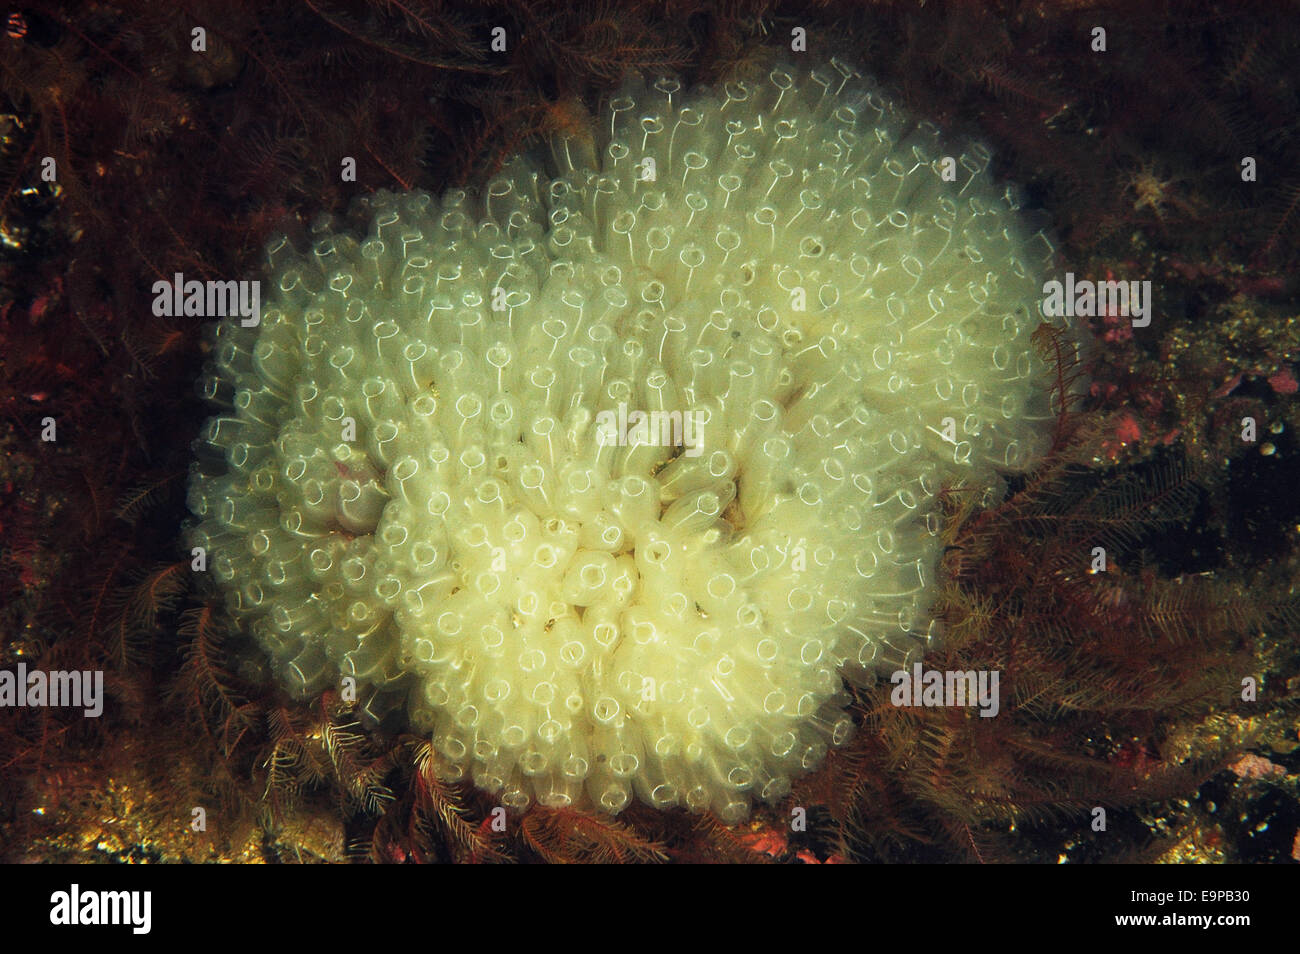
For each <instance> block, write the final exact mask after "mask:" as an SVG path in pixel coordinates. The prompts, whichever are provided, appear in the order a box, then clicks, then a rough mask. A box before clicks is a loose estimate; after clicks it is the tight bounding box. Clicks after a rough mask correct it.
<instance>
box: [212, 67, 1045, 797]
mask: <svg viewBox="0 0 1300 954" xmlns="http://www.w3.org/2000/svg"><path fill="white" fill-rule="evenodd" d="M550 151H551V155H550V156H549V157H547V158H546V159H544V160H543V159H540V158H536V157H533V156H530V155H524V156H520V157H517V158H515V159H513V160H512V161H511V162H510V163H508V164H507V165H506V167H505V168H504V169H503V170H502V171H501V172H500V173H499V174H498V175H497V176H496V177H494V178H493V179H492V180H491V181H489V182H488V183H487V184H486V185H485V186H484V187H483V188H482V189H481V190H480V191H476V192H473V193H469V192H465V191H460V190H453V191H449V192H447V193H446V194H444V195H443V196H441V197H437V196H432V195H429V194H427V193H424V192H412V193H405V194H394V193H389V192H379V193H377V194H374V195H372V196H369V197H368V198H366V199H363V200H360V201H361V202H362V207H361V209H360V214H361V215H363V216H364V217H365V218H366V219H367V220H368V221H369V222H370V225H369V235H368V236H367V237H365V238H364V239H362V240H360V241H358V240H357V239H356V238H354V237H352V236H351V235H350V234H348V233H347V232H346V230H343V229H339V228H337V227H336V226H335V225H334V224H332V223H331V222H330V221H327V220H322V221H321V222H320V223H318V224H317V226H316V227H315V229H314V230H313V231H314V234H313V243H314V244H312V246H311V249H310V251H309V252H307V253H301V254H300V253H299V252H298V251H297V250H295V249H294V248H293V246H292V245H291V244H290V243H289V242H288V241H287V240H285V239H279V240H277V241H275V242H273V243H272V245H271V246H270V248H269V257H270V266H269V272H268V274H269V277H270V279H271V281H270V286H271V289H272V291H271V295H270V296H269V297H270V298H271V301H270V303H269V305H268V307H266V309H265V310H264V312H263V314H262V320H261V323H260V325H259V326H257V327H255V328H244V327H241V326H240V324H239V322H238V321H236V320H226V321H223V322H221V323H220V324H219V325H217V326H216V327H215V334H214V338H213V351H212V360H211V365H210V368H209V369H208V372H207V374H206V375H205V378H204V380H203V389H204V393H205V394H206V396H207V397H208V398H209V399H210V400H211V401H213V402H214V403H215V405H216V406H217V408H218V412H217V414H216V416H214V417H213V418H212V419H211V420H210V421H209V422H208V425H207V427H206V430H205V432H204V435H203V436H202V437H201V438H200V440H199V442H198V452H197V461H196V464H195V467H194V470H193V473H192V476H191V480H190V494H189V503H190V507H191V509H192V511H193V513H194V514H195V515H196V517H197V518H198V519H197V522H196V524H195V525H194V527H193V528H192V529H191V531H190V541H191V544H192V545H193V546H202V547H204V548H205V550H206V552H207V553H208V554H209V555H210V570H211V576H212V578H213V580H214V581H215V583H216V584H217V587H218V589H219V590H220V592H221V593H222V594H223V595H224V601H225V606H226V607H227V609H228V610H229V612H230V614H231V615H232V616H233V617H234V619H235V620H236V621H237V622H238V623H239V624H241V625H242V626H243V627H244V628H245V629H246V630H247V631H248V632H249V633H251V635H252V636H253V637H254V638H255V639H256V641H257V643H258V644H260V646H261V647H262V649H264V650H265V652H266V653H267V654H268V655H269V657H270V659H271V660H272V663H273V666H274V669H275V671H276V673H277V675H278V676H279V677H280V678H281V679H282V680H283V682H284V684H285V685H287V686H288V687H289V689H290V690H291V691H292V692H293V693H294V694H295V695H297V696H299V697H305V696H310V695H312V694H314V693H317V692H319V691H321V690H322V689H324V688H326V687H328V686H331V685H334V686H337V685H338V684H339V681H340V678H341V677H342V676H352V677H354V678H355V680H356V681H357V683H358V684H359V685H360V686H361V687H362V690H363V691H362V694H361V699H360V702H361V704H362V706H363V708H364V710H365V711H366V712H367V713H368V714H369V715H371V716H374V717H375V718H380V717H383V716H384V715H386V714H389V713H393V712H394V711H395V710H401V711H402V712H403V713H404V720H405V723H406V724H408V725H409V726H411V727H412V728H414V729H415V730H417V731H420V732H424V733H427V734H428V735H429V736H430V737H431V739H432V741H433V744H434V748H435V750H436V753H437V759H436V762H437V765H436V770H437V771H438V772H439V773H440V774H441V775H442V776H443V777H444V778H445V779H448V780H461V779H472V780H473V781H474V783H475V784H477V785H479V786H480V787H482V788H484V789H486V790H487V791H489V792H492V793H495V794H497V795H498V797H499V798H500V799H501V800H502V802H503V803H504V804H506V805H508V806H511V807H514V808H523V807H525V806H527V805H528V804H530V803H531V802H532V801H533V800H537V801H540V802H542V803H544V804H546V805H551V806H566V805H575V806H580V807H589V808H597V809H600V810H604V811H607V812H618V811H620V810H622V809H623V808H624V807H625V806H626V805H627V804H628V803H629V801H630V800H631V799H632V798H633V797H637V798H639V799H641V800H643V801H644V802H646V803H648V804H650V805H653V806H656V807H668V806H673V805H682V806H685V807H686V808H688V809H689V810H691V811H696V812H701V811H712V812H714V813H715V814H716V815H717V816H718V817H719V818H721V819H722V820H723V821H726V822H735V821H738V820H741V819H743V818H744V817H745V816H746V814H747V813H748V810H749V805H750V801H751V799H752V798H760V799H766V800H772V799H776V798H779V797H781V796H782V795H784V794H786V793H787V792H788V791H789V789H790V785H791V781H792V779H793V778H794V777H796V776H798V775H799V774H801V773H804V772H807V771H809V770H811V769H813V768H814V767H816V766H817V765H818V764H819V763H820V762H821V760H822V759H823V757H824V755H825V754H826V752H827V749H828V747H829V746H833V745H835V744H838V743H840V742H842V741H844V739H845V738H846V737H847V736H848V735H849V733H850V732H851V731H852V724H851V721H850V720H849V718H848V717H847V716H846V715H845V713H844V711H843V708H842V707H843V705H844V701H845V700H844V693H843V689H842V682H841V677H842V674H847V675H850V676H852V675H853V674H854V673H861V672H863V671H865V670H873V669H878V668H879V667H881V666H882V665H889V666H894V665H906V664H907V663H910V662H911V661H914V660H915V659H916V658H919V657H918V656H917V653H919V652H920V651H921V650H922V649H923V648H924V645H925V643H926V641H927V639H928V638H929V637H928V634H929V633H930V630H931V621H930V617H929V607H930V603H931V601H932V599H933V597H934V585H935V575H936V570H937V564H938V560H939V556H940V551H941V546H940V542H939V538H938V531H939V517H938V513H937V498H936V495H937V493H938V492H939V490H940V489H941V487H943V486H944V485H946V484H952V483H955V482H957V481H964V482H965V483H966V484H967V485H971V486H976V487H992V486H994V485H995V484H996V482H997V479H998V478H997V474H998V472H999V471H1007V470H1017V469H1023V468H1024V467H1026V466H1028V465H1030V464H1032V463H1033V462H1034V460H1035V459H1036V458H1037V457H1038V456H1039V455H1041V453H1042V452H1043V449H1044V446H1045V431H1046V429H1047V428H1046V422H1047V421H1048V420H1049V419H1050V418H1051V416H1052V415H1051V409H1050V408H1049V406H1048V403H1049V402H1048V397H1047V388H1046V383H1045V381H1044V377H1043V371H1044V368H1043V365H1042V362H1041V360H1040V359H1039V358H1038V357H1037V355H1036V353H1035V349H1034V347H1033V346H1032V345H1031V342H1030V335H1031V333H1032V332H1033V331H1034V330H1035V328H1036V327H1037V326H1038V324H1039V323H1040V321H1041V318H1040V309H1039V297H1040V289H1041V286H1042V281H1043V275H1044V272H1045V269H1046V268H1047V267H1048V264H1049V259H1050V256H1051V252H1052V247H1051V245H1050V243H1049V241H1048V240H1047V239H1046V238H1045V237H1044V235H1043V234H1042V232H1041V231H1039V230H1038V229H1037V226H1036V225H1034V224H1031V222H1030V220H1029V219H1027V218H1026V217H1025V216H1024V214H1023V213H1022V212H1021V211H1020V210H1019V205H1018V202H1017V201H1016V198H1015V195H1014V193H1013V192H1011V191H1010V190H1008V189H1007V188H1005V187H1000V186H998V185H997V184H996V183H995V182H994V181H993V179H992V177H991V175H990V174H989V172H988V166H989V159H990V156H989V153H988V152H987V150H985V149H984V148H983V147H981V146H979V145H964V146H961V147H958V146H948V145H947V144H946V142H945V140H944V139H943V138H942V137H941V135H940V132H939V130H938V128H937V127H936V126H934V125H933V124H931V123H929V122H925V121H919V120H917V119H915V118H913V117H911V116H909V115H908V114H907V113H906V112H905V111H904V110H903V109H902V108H900V106H899V105H898V104H897V103H896V102H895V101H894V100H893V99H892V98H891V97H890V96H889V95H888V94H887V93H885V92H883V91H882V90H881V89H879V88H877V87H876V86H875V85H873V84H872V83H871V82H869V81H868V80H865V79H863V78H862V77H861V76H859V75H858V74H857V73H855V72H854V71H853V70H851V69H850V68H849V67H847V66H846V65H844V64H843V63H840V62H838V61H832V62H830V63H828V64H824V65H820V66H817V67H815V68H813V69H811V70H808V69H803V68H796V67H793V66H789V65H777V66H774V67H769V68H767V69H765V70H764V71H763V72H760V73H757V74H755V75H754V76H753V77H750V78H736V79H733V80H731V81H729V82H726V83H723V84H721V85H719V86H717V87H714V88H709V87H699V88H696V89H692V90H687V89H685V88H684V86H683V85H682V84H681V82H680V81H678V80H676V79H674V78H671V77H663V78H658V79H652V80H648V81H647V80H644V79H641V78H633V79H631V80H628V81H627V82H625V84H624V86H623V88H622V89H620V90H619V91H618V92H617V93H616V94H615V95H613V96H611V97H610V98H609V99H608V100H607V101H606V102H604V103H603V104H602V106H601V108H600V110H599V111H598V113H597V115H596V116H595V118H594V119H593V120H592V121H591V123H590V125H589V128H587V129H586V130H584V131H580V132H574V133H572V134H571V135H569V136H567V137H557V138H556V140H555V141H554V142H553V144H552V147H551V150H550ZM945 157H948V158H947V161H945ZM647 160H650V161H652V164H651V163H650V162H648V161H647ZM945 170H946V171H947V172H949V173H952V174H951V175H947V176H945V175H944V172H945ZM629 409H631V410H639V411H643V412H655V411H660V412H675V413H677V418H676V419H673V418H671V416H661V417H659V418H656V420H657V421H660V422H662V421H663V420H673V421H674V423H676V422H677V421H678V420H686V421H689V422H692V423H695V424H697V425H698V429H697V430H696V432H695V438H694V439H688V437H689V434H686V435H678V434H664V433H659V432H658V430H657V425H656V430H655V431H654V432H653V433H651V432H650V429H649V428H646V427H642V428H640V429H639V430H638V429H637V428H635V427H631V426H626V428H625V423H626V422H627V421H628V418H627V416H626V414H625V415H624V416H623V417H621V418H617V419H618V420H619V421H620V423H619V424H617V425H615V427H614V429H613V430H611V428H610V425H609V421H610V415H611V414H614V415H615V416H617V415H618V414H619V413H621V412H627V411H628V410H629ZM602 415H603V416H602ZM639 438H641V439H639ZM644 438H649V440H644ZM682 445H686V446H682Z"/></svg>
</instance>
